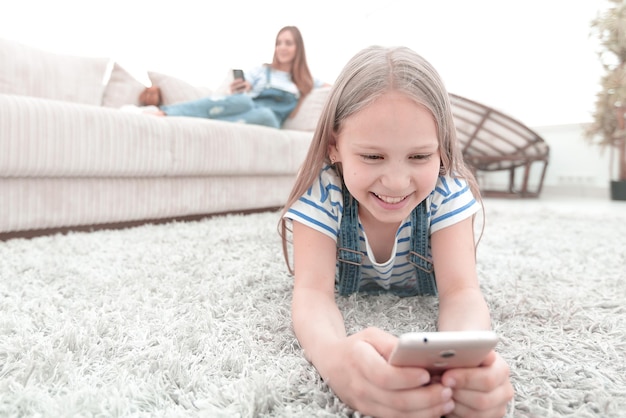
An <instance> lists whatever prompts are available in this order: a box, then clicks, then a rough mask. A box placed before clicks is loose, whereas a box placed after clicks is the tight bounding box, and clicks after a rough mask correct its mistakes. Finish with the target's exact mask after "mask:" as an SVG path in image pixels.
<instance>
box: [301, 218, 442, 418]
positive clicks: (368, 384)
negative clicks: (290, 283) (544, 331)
mask: <svg viewBox="0 0 626 418" xmlns="http://www.w3.org/2000/svg"><path fill="white" fill-rule="evenodd" d="M293 245H294V268H295V276H296V278H295V282H294V291H293V300H292V317H293V327H294V330H295V333H296V336H297V338H298V340H299V341H300V345H301V346H302V348H303V349H304V352H305V356H306V357H307V359H308V360H309V361H310V362H311V363H313V365H314V366H315V367H316V368H317V370H318V372H319V374H320V375H321V376H322V378H323V379H324V380H325V381H326V383H327V384H328V385H329V386H330V387H331V388H332V390H333V392H334V393H335V394H336V395H337V396H338V397H339V398H340V399H341V400H342V401H343V402H345V403H346V404H348V405H350V406H351V407H352V408H354V409H356V410H358V411H360V412H361V413H362V414H364V415H372V416H400V415H405V414H407V413H408V412H413V413H415V414H419V416H425V417H440V416H441V415H445V414H446V413H448V412H450V411H451V410H452V409H453V408H454V403H453V402H451V401H450V397H451V396H452V390H450V389H448V388H444V387H443V385H441V384H440V383H434V384H430V385H427V383H428V382H429V380H430V376H429V375H428V372H426V371H425V370H423V369H419V368H415V367H394V366H391V365H390V364H388V362H387V359H388V358H389V355H390V353H391V351H392V350H393V347H394V346H395V344H396V342H397V337H395V336H393V335H391V334H389V333H386V332H384V331H382V330H380V329H377V328H367V329H365V330H362V331H359V332H357V333H354V334H352V335H350V336H347V335H346V329H345V326H344V321H343V317H342V315H341V312H340V311H339V308H338V307H337V304H336V303H335V268H336V267H335V263H336V256H337V245H336V243H335V242H334V241H333V240H332V239H331V238H329V237H327V236H325V235H324V234H322V233H320V232H318V231H315V230H313V229H312V228H309V227H307V226H305V225H302V224H301V223H299V222H297V221H294V222H293Z"/></svg>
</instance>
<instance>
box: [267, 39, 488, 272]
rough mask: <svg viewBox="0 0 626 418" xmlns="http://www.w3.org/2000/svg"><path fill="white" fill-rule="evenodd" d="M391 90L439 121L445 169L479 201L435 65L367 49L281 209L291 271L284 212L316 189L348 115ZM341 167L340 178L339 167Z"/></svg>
mask: <svg viewBox="0 0 626 418" xmlns="http://www.w3.org/2000/svg"><path fill="white" fill-rule="evenodd" d="M390 91H394V92H399V93H401V94H404V95H406V97H408V98H410V99H412V100H414V101H415V102H416V103H418V104H421V105H423V106H424V107H426V108H427V109H428V110H429V111H430V113H431V114H432V115H433V118H434V119H435V123H436V125H437V136H438V138H439V151H440V155H441V172H440V173H441V174H448V175H453V176H454V177H459V178H463V179H465V180H466V181H467V183H468V185H469V187H470V189H471V191H472V193H473V194H474V196H475V197H476V199H478V200H480V191H479V188H478V184H477V182H476V179H475V178H474V175H473V174H472V172H471V170H470V169H469V168H468V167H467V166H466V165H465V163H464V161H463V156H462V154H461V149H460V147H459V143H458V140H457V137H456V128H455V125H454V120H453V117H452V110H451V107H450V99H449V97H448V92H447V90H446V88H445V86H444V84H443V81H442V80H441V78H440V77H439V74H438V73H437V71H436V70H435V69H434V67H433V66H432V65H431V64H430V63H429V62H428V61H426V60H425V59H424V58H422V57H421V56H420V55H418V54H417V53H415V52H414V51H412V50H411V49H409V48H406V47H381V46H371V47H368V48H365V49H363V50H361V51H360V52H358V53H357V54H356V55H355V56H354V57H352V59H351V60H350V61H348V63H347V64H346V66H345V67H344V68H343V70H342V71H341V73H340V74H339V77H338V78H337V80H336V82H335V84H333V87H332V88H331V90H330V93H329V96H328V99H327V101H326V104H325V105H324V109H323V110H322V114H321V116H320V119H319V121H318V124H317V129H316V130H315V133H314V135H313V139H312V141H311V144H310V146H309V150H308V153H307V155H306V158H305V160H304V163H303V165H302V167H301V168H300V170H299V172H298V175H297V177H296V181H295V184H294V186H293V189H292V190H291V194H290V195H289V198H288V199H287V203H286V205H285V207H284V208H283V210H282V212H281V217H280V221H279V233H280V235H281V237H282V240H283V254H284V256H285V261H286V262H287V266H288V268H289V270H290V271H291V272H292V273H293V271H292V269H291V267H290V264H289V257H288V253H287V230H288V228H287V221H286V219H285V218H284V217H283V216H284V215H285V213H286V212H287V210H288V209H289V208H290V207H291V206H292V205H293V203H294V202H295V201H297V200H298V199H299V198H300V197H301V196H302V195H303V194H304V193H305V192H306V191H307V190H308V189H309V187H311V185H312V184H313V182H314V181H315V179H316V178H317V176H318V175H319V173H320V170H321V169H322V167H323V165H324V164H329V163H330V160H329V157H328V148H329V145H334V141H335V138H336V136H337V134H338V133H339V132H340V131H341V128H342V126H343V122H344V121H345V120H346V118H348V117H350V116H351V115H353V114H355V113H357V112H359V111H360V110H361V109H363V108H364V107H366V106H367V105H369V104H370V103H372V102H373V101H375V100H376V99H377V98H379V97H380V96H382V95H383V94H385V93H387V92H390ZM336 168H337V172H338V173H339V175H340V176H341V175H342V173H341V167H340V165H339V164H338V165H337V166H336Z"/></svg>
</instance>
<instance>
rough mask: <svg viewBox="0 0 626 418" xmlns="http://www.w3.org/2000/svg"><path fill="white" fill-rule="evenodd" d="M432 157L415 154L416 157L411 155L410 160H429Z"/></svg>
mask: <svg viewBox="0 0 626 418" xmlns="http://www.w3.org/2000/svg"><path fill="white" fill-rule="evenodd" d="M431 156H432V154H417V155H413V156H411V159H412V160H424V161H425V160H429V159H430V157H431Z"/></svg>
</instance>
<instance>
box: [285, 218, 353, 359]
mask: <svg viewBox="0 0 626 418" xmlns="http://www.w3.org/2000/svg"><path fill="white" fill-rule="evenodd" d="M293 244H294V270H295V282H294V289H293V300H292V320H293V327H294V331H295V333H296V336H297V337H298V341H300V345H301V346H302V347H303V348H304V350H305V356H306V357H307V359H308V360H309V361H311V362H313V364H316V363H317V360H320V361H321V359H323V358H324V356H325V349H326V347H328V346H329V345H331V344H332V343H333V342H336V341H338V340H339V339H341V338H345V337H346V330H345V326H344V322H343V317H342V315H341V312H339V309H338V307H337V304H336V303H335V260H336V254H337V247H336V244H335V242H334V241H333V240H332V239H331V238H329V237H327V236H326V235H324V234H322V233H320V232H318V231H315V230H314V229H312V228H309V227H308V226H305V225H302V224H301V223H300V222H297V221H294V222H293Z"/></svg>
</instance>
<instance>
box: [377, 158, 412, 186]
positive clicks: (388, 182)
mask: <svg viewBox="0 0 626 418" xmlns="http://www.w3.org/2000/svg"><path fill="white" fill-rule="evenodd" d="M381 183H382V185H383V186H384V187H385V188H386V189H387V190H389V191H390V192H392V191H397V192H399V193H401V192H405V191H406V190H407V189H408V188H409V186H410V185H411V174H410V170H408V168H407V167H405V165H404V164H402V163H400V162H390V163H389V164H387V166H386V167H385V172H384V173H383V175H382V177H381Z"/></svg>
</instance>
